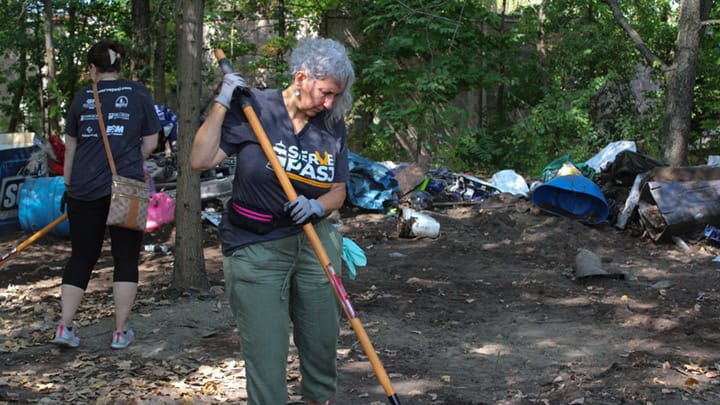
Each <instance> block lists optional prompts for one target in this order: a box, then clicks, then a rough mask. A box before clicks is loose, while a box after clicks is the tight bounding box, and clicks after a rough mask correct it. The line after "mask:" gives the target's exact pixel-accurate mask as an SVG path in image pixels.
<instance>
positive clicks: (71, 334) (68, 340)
mask: <svg viewBox="0 0 720 405" xmlns="http://www.w3.org/2000/svg"><path fill="white" fill-rule="evenodd" d="M52 342H53V343H54V344H56V345H58V346H64V347H78V346H79V345H80V338H78V337H77V336H75V328H68V327H67V326H65V325H63V324H62V323H60V324H58V326H57V328H56V329H55V339H53V340H52Z"/></svg>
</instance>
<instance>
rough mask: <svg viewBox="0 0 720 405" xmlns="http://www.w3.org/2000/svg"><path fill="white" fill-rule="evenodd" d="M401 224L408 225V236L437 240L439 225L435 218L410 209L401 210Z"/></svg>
mask: <svg viewBox="0 0 720 405" xmlns="http://www.w3.org/2000/svg"><path fill="white" fill-rule="evenodd" d="M402 222H404V223H406V224H409V233H410V235H409V236H419V237H427V238H437V237H438V235H439V234H440V223H439V222H438V221H436V220H435V218H433V217H431V216H430V215H427V214H424V213H422V212H418V211H415V210H414V209H412V208H403V209H402Z"/></svg>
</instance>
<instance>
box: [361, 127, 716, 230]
mask: <svg viewBox="0 0 720 405" xmlns="http://www.w3.org/2000/svg"><path fill="white" fill-rule="evenodd" d="M350 172H351V174H350V180H349V181H348V187H347V189H348V201H349V202H350V203H351V204H352V205H354V206H357V207H360V208H363V209H366V210H370V211H379V212H387V213H393V212H396V211H397V209H398V207H403V206H407V207H409V208H410V209H412V210H415V211H418V212H422V211H432V210H434V209H438V208H442V207H447V206H458V205H470V204H481V203H482V202H483V201H484V200H486V199H487V198H488V197H490V196H492V195H496V194H500V193H510V194H512V195H514V196H517V197H519V198H524V199H527V200H530V201H532V203H533V204H534V205H535V206H537V207H538V208H539V209H540V210H542V211H543V212H545V213H547V214H550V215H557V216H562V217H565V218H568V219H571V220H574V221H579V222H582V223H584V224H587V225H590V226H595V225H600V224H611V225H613V226H614V227H615V228H617V229H620V230H623V229H627V228H630V227H632V228H633V230H634V231H639V233H640V234H642V235H645V236H647V237H649V238H651V239H652V240H653V241H656V242H666V241H674V242H675V243H678V241H679V240H681V239H680V238H690V239H698V238H702V237H707V238H716V239H718V240H720V159H719V158H718V157H713V156H711V157H710V159H709V161H708V164H707V165H704V166H693V167H681V168H672V167H668V165H667V164H665V163H663V162H661V161H659V160H657V159H655V158H652V157H650V156H647V155H644V154H642V153H639V152H638V151H637V148H636V145H635V142H633V141H618V142H613V143H611V144H609V145H607V146H606V147H605V148H603V149H602V150H601V151H600V152H598V153H597V154H596V155H595V156H594V157H592V158H591V159H589V160H587V161H585V162H576V161H574V160H573V159H572V157H571V156H568V155H566V156H562V157H560V158H558V159H556V160H555V161H553V162H551V163H549V164H548V165H547V166H546V167H545V169H544V170H543V172H542V174H541V178H540V179H531V178H524V177H522V176H520V175H519V174H517V173H516V172H515V171H513V170H502V171H499V172H497V173H495V174H493V175H492V176H491V178H489V179H482V178H479V177H475V176H472V175H468V174H464V173H452V172H450V171H449V170H448V169H447V168H444V167H440V168H435V169H430V170H427V171H424V172H423V171H422V170H419V168H418V167H417V166H415V165H412V164H397V163H393V162H373V161H370V160H368V159H366V158H363V157H361V156H359V155H355V154H352V153H351V154H350ZM401 209H402V208H401ZM404 216H406V215H405V213H404V212H403V215H401V216H400V218H403V217H404ZM411 216H413V217H414V216H415V215H414V214H413V215H411ZM423 221H424V222H428V221H427V220H425V219H424V220H423ZM400 222H402V219H401V220H400ZM406 233H407V234H408V236H417V235H413V233H412V232H406ZM401 236H402V233H401Z"/></svg>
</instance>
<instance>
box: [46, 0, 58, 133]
mask: <svg viewBox="0 0 720 405" xmlns="http://www.w3.org/2000/svg"><path fill="white" fill-rule="evenodd" d="M43 5H44V11H45V68H46V69H47V71H46V73H45V77H46V78H47V82H46V83H45V86H44V87H45V88H44V90H45V94H47V104H46V108H47V117H48V128H47V131H48V134H47V135H48V136H51V135H54V134H57V133H58V131H59V128H60V124H59V121H58V118H57V115H56V113H55V111H56V110H57V108H56V107H57V100H56V98H55V97H56V94H57V92H56V91H54V90H53V88H52V86H54V85H55V84H57V83H55V81H56V78H55V76H56V68H55V45H54V43H53V42H54V41H53V35H52V32H53V15H54V12H53V2H52V0H45V2H44V3H43Z"/></svg>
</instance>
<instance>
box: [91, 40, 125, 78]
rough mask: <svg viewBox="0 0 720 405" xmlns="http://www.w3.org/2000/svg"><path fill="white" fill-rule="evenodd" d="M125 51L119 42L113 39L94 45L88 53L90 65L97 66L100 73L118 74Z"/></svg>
mask: <svg viewBox="0 0 720 405" xmlns="http://www.w3.org/2000/svg"><path fill="white" fill-rule="evenodd" d="M124 53H125V49H124V48H123V46H122V45H120V43H119V42H117V41H113V40H111V39H106V40H103V41H100V42H98V43H96V44H95V45H93V46H92V47H91V48H90V50H89V51H88V53H87V63H88V65H95V67H96V68H97V71H98V72H100V73H108V72H118V73H120V65H121V61H122V55H123V54H124Z"/></svg>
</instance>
